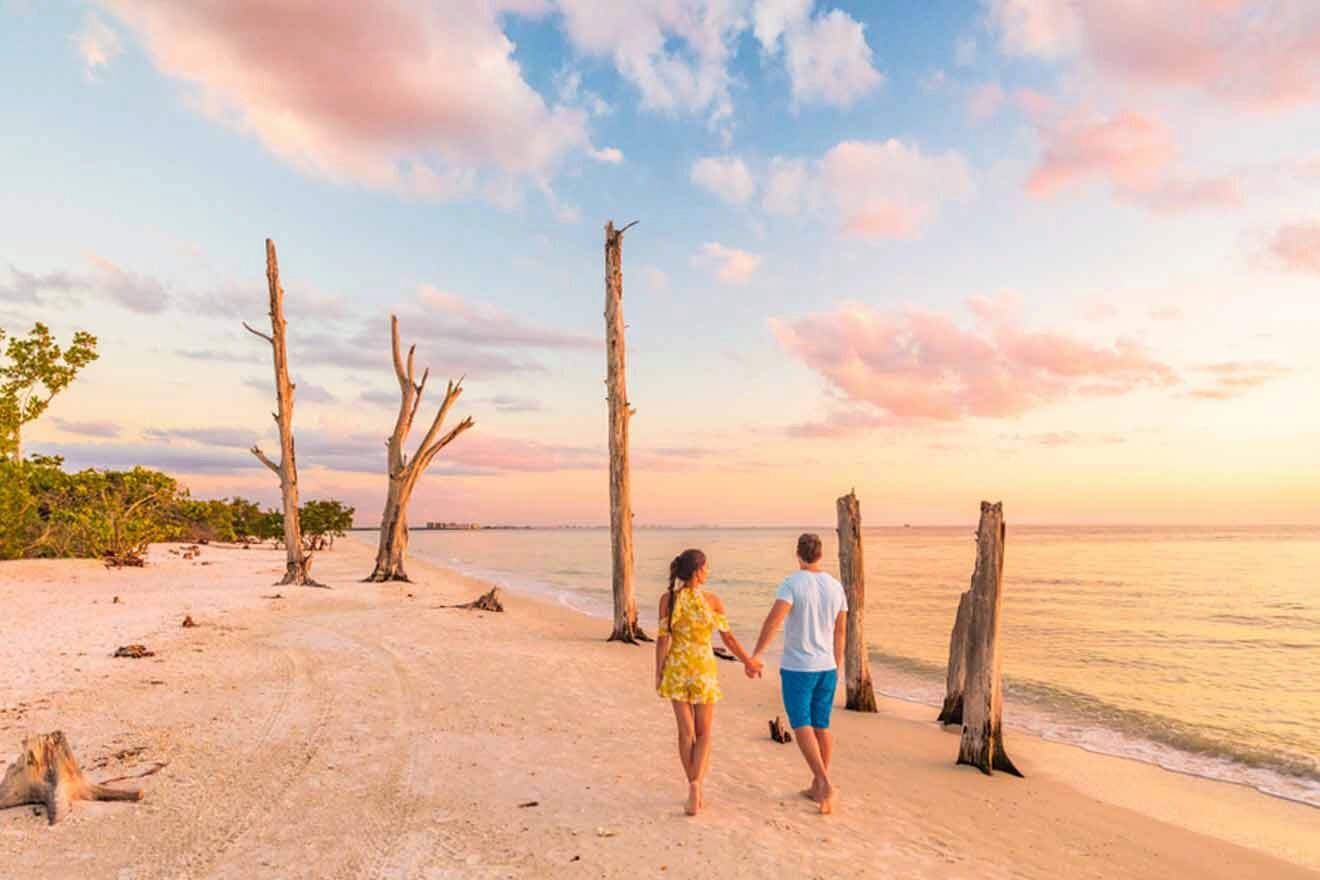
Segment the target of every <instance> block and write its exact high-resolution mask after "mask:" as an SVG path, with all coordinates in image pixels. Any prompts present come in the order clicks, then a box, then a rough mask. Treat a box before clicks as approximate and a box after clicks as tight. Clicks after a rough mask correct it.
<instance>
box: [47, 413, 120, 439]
mask: <svg viewBox="0 0 1320 880" xmlns="http://www.w3.org/2000/svg"><path fill="white" fill-rule="evenodd" d="M51 421H52V422H53V423H54V424H55V427H57V428H59V429H60V430H61V431H63V432H64V433H66V434H78V435H80V436H82V437H118V436H119V433H120V429H119V426H118V425H116V424H115V423H114V422H78V421H70V420H68V419H61V418H59V417H58V416H56V417H55V418H52V419H51Z"/></svg>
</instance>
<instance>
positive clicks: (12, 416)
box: [0, 322, 98, 461]
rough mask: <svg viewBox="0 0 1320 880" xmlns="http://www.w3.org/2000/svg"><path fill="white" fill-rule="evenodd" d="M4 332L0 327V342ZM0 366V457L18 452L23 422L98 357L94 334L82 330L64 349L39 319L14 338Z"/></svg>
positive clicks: (15, 458) (38, 412)
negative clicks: (27, 330) (23, 334)
mask: <svg viewBox="0 0 1320 880" xmlns="http://www.w3.org/2000/svg"><path fill="white" fill-rule="evenodd" d="M5 337H6V334H5V331H4V330H3V329H0V342H3V341H4V340H5ZM5 355H6V357H7V362H6V363H4V364H3V365H0V456H3V457H4V458H8V459H10V460H11V461H18V460H20V459H21V456H22V443H21V438H22V431H23V426H24V425H25V424H27V423H28V422H30V421H32V420H34V419H36V418H37V417H38V416H40V415H41V414H42V413H44V412H45V411H46V408H47V407H48V406H50V402H51V400H52V399H53V398H54V397H55V395H56V394H59V393H60V392H61V391H63V390H64V389H65V388H68V387H69V384H70V383H71V382H73V379H74V377H75V376H77V375H78V373H79V372H80V371H81V370H82V369H83V368H84V367H86V366H87V365H88V364H90V363H91V362H92V361H94V360H96V358H97V357H98V355H97V353H96V337H95V336H93V335H92V334H90V333H86V332H84V331H82V330H79V331H78V332H76V333H74V334H73V341H72V342H71V343H70V344H69V347H68V348H64V349H62V348H60V346H59V345H58V344H57V343H56V342H55V337H54V336H53V335H51V332H50V329H49V328H48V327H46V325H45V324H42V323H40V322H38V323H37V324H36V326H34V327H33V328H32V330H31V332H29V333H28V335H27V336H26V337H17V336H16V337H14V338H12V339H10V340H9V345H8V346H7V347H6V349H5Z"/></svg>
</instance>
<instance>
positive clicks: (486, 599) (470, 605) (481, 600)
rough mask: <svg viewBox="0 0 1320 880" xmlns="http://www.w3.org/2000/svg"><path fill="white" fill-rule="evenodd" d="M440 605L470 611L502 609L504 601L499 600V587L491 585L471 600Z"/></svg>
mask: <svg viewBox="0 0 1320 880" xmlns="http://www.w3.org/2000/svg"><path fill="white" fill-rule="evenodd" d="M409 595H412V594H411V593H410V594H409ZM440 607H441V608H466V609H469V610H472V611H503V610H504V603H503V602H501V601H500V588H499V587H491V588H490V590H489V591H488V592H485V593H482V594H481V595H480V596H478V597H477V598H475V599H473V600H472V601H471V602H463V603H460V604H458V605H441V606H440Z"/></svg>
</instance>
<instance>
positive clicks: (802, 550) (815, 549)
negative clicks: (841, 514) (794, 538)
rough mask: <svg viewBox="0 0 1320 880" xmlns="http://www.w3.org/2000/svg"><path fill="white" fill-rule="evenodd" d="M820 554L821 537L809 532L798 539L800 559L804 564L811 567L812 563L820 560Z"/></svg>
mask: <svg viewBox="0 0 1320 880" xmlns="http://www.w3.org/2000/svg"><path fill="white" fill-rule="evenodd" d="M820 554H821V544H820V535H813V534H811V533H810V532H807V533H805V534H803V535H802V536H801V537H799V538H798V545H797V555H798V559H801V560H802V561H803V562H805V563H807V564H808V565H810V564H811V563H813V562H817V561H819V560H820Z"/></svg>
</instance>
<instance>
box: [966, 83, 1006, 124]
mask: <svg viewBox="0 0 1320 880" xmlns="http://www.w3.org/2000/svg"><path fill="white" fill-rule="evenodd" d="M1003 103H1004V89H1003V87H1002V86H1000V85H999V83H997V82H987V83H981V84H980V85H979V86H976V87H975V88H973V89H972V90H971V91H970V92H968V93H967V116H968V118H969V119H971V120H972V121H973V122H985V121H986V120H988V119H991V118H993V117H994V115H995V114H996V113H998V112H999V106H1000V105H1001V104H1003Z"/></svg>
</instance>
